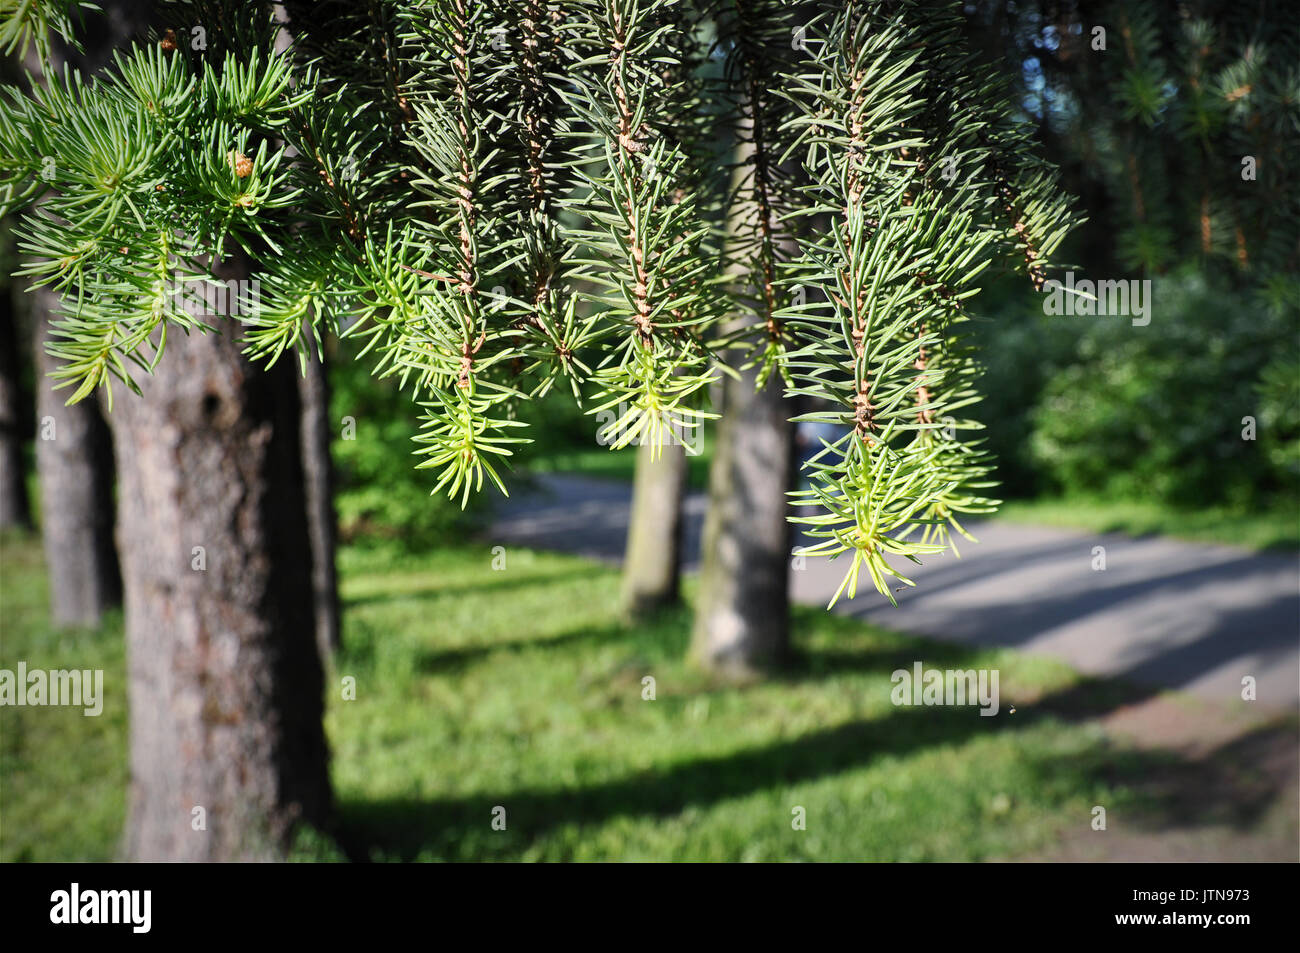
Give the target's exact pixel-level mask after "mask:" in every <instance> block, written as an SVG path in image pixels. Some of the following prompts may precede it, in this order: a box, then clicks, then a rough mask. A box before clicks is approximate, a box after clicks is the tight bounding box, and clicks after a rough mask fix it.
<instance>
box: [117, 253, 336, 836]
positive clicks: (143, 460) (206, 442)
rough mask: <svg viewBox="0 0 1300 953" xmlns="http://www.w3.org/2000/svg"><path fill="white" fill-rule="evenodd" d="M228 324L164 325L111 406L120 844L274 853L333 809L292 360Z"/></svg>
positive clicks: (241, 273) (215, 321) (321, 821)
mask: <svg viewBox="0 0 1300 953" xmlns="http://www.w3.org/2000/svg"><path fill="white" fill-rule="evenodd" d="M225 270H226V272H227V273H226V274H224V275H221V276H219V277H227V278H229V277H243V276H245V275H246V272H244V271H237V270H235V271H232V270H231V269H229V268H228V269H225ZM209 323H211V324H213V325H216V326H220V325H221V324H223V323H226V322H223V321H222V320H221V319H211V320H210V321H209ZM225 331H226V333H225V334H223V335H221V336H218V335H213V334H206V335H200V334H198V333H197V332H196V333H194V334H192V335H190V336H189V337H186V336H185V335H182V334H171V335H169V336H168V341H167V348H166V353H165V354H164V356H163V360H162V361H161V362H159V365H158V368H157V371H156V373H155V374H153V375H152V376H142V378H141V380H140V384H141V388H142V390H143V396H142V397H136V396H135V395H132V394H129V393H125V392H121V391H120V390H119V394H118V398H117V401H116V404H115V407H114V410H113V413H112V424H113V436H114V440H115V445H116V447H117V458H118V467H119V473H120V480H121V490H120V499H119V505H120V512H119V521H118V525H119V543H120V547H121V552H122V561H123V568H124V578H125V582H126V630H127V633H126V634H127V656H128V671H129V681H130V684H129V687H128V691H129V693H130V710H131V792H130V808H129V815H128V820H127V832H126V843H125V852H126V855H127V857H128V858H129V859H131V860H141V861H234V860H264V859H278V858H280V857H282V856H283V851H284V847H285V845H286V843H287V841H288V839H289V837H290V835H291V832H292V830H293V828H294V826H295V825H296V824H297V823H298V822H307V823H310V824H313V825H322V824H324V823H325V822H326V820H327V818H328V814H329V810H330V787H329V776H328V769H327V752H326V744H325V736H324V731H323V729H322V724H321V718H322V714H323V698H322V691H323V677H322V668H321V660H320V656H319V655H318V653H317V650H316V642H315V630H314V624H313V612H312V603H313V600H312V580H311V570H310V563H309V561H308V559H307V554H308V553H310V547H311V543H310V539H309V535H308V530H307V518H306V508H305V506H304V504H303V499H302V453H301V444H300V434H299V425H300V420H299V413H300V403H299V397H298V390H297V383H296V381H295V375H296V369H295V368H294V367H293V366H292V364H291V362H289V361H285V362H282V363H281V364H279V365H277V366H276V367H275V368H274V369H272V370H270V371H265V370H262V369H259V368H257V367H254V366H253V365H252V364H250V363H249V362H248V361H247V360H246V359H245V358H244V357H243V355H242V354H241V353H240V345H239V343H238V342H237V341H236V340H233V339H232V335H233V332H234V328H231V327H229V326H227V327H226V328H225Z"/></svg>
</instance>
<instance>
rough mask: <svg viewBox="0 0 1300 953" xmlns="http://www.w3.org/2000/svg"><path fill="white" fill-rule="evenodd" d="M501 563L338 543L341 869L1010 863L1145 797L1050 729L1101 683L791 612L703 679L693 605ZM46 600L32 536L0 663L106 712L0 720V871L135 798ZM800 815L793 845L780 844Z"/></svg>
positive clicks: (44, 712) (16, 559) (75, 638)
mask: <svg viewBox="0 0 1300 953" xmlns="http://www.w3.org/2000/svg"><path fill="white" fill-rule="evenodd" d="M492 559H493V557H492V554H491V552H490V551H489V550H487V549H486V548H480V547H476V546H468V545H458V546H454V547H449V548H447V549H444V550H441V551H438V552H435V553H430V554H427V555H422V556H419V557H415V556H401V555H394V554H393V553H391V552H386V551H384V550H365V551H363V550H358V549H349V550H344V551H343V552H342V553H341V558H340V566H341V570H342V579H343V597H344V604H345V612H346V617H345V633H346V634H345V645H344V649H343V651H342V653H341V654H340V656H339V658H338V660H337V664H336V665H335V666H334V670H333V671H332V672H331V674H330V676H329V681H328V697H329V704H328V713H327V729H328V733H329V738H330V743H331V747H332V751H333V779H334V785H335V791H336V796H337V800H338V804H339V818H340V821H339V828H338V830H337V832H336V834H337V836H338V839H339V842H340V843H341V844H342V845H344V847H345V848H346V849H347V850H348V852H349V853H350V854H351V856H353V857H357V858H369V859H376V860H611V859H613V860H681V859H694V860H979V859H984V858H991V857H1008V856H1015V855H1017V854H1020V853H1026V852H1033V851H1044V850H1047V849H1049V848H1050V847H1051V845H1052V844H1053V843H1054V842H1055V841H1054V839H1055V837H1056V836H1057V835H1058V834H1059V832H1061V831H1063V830H1074V829H1078V828H1080V827H1081V825H1087V824H1088V823H1089V820H1090V810H1091V808H1092V806H1093V805H1095V804H1105V805H1107V806H1108V809H1109V810H1111V811H1115V810H1117V809H1118V810H1124V809H1125V808H1127V807H1134V806H1141V805H1144V804H1147V800H1148V797H1149V796H1148V795H1146V794H1143V793H1142V790H1143V788H1142V785H1141V779H1142V778H1143V777H1145V776H1146V775H1147V774H1148V773H1149V772H1151V771H1152V770H1157V769H1158V767H1159V765H1160V764H1161V763H1163V762H1162V761H1161V759H1162V758H1163V757H1164V756H1163V755H1160V756H1159V757H1157V756H1156V755H1153V754H1149V753H1139V752H1137V751H1135V750H1130V749H1126V748H1117V747H1115V746H1113V745H1112V744H1111V743H1110V742H1108V741H1107V739H1106V738H1105V737H1104V736H1103V735H1102V734H1101V733H1100V731H1099V730H1098V729H1097V728H1095V727H1094V726H1091V725H1088V724H1080V723H1077V722H1075V721H1074V720H1072V717H1071V716H1070V714H1069V712H1068V711H1067V710H1065V709H1064V708H1061V707H1060V706H1056V709H1057V710H1058V711H1059V713H1056V714H1054V713H1053V711H1054V707H1053V705H1052V703H1051V699H1063V698H1068V697H1073V696H1078V695H1079V693H1081V692H1082V693H1083V694H1084V695H1086V696H1088V697H1093V698H1094V699H1099V700H1100V701H1102V702H1106V698H1107V697H1108V696H1105V693H1106V692H1111V691H1113V686H1108V685H1106V684H1099V685H1097V686H1095V688H1094V687H1090V686H1091V685H1092V683H1087V682H1081V681H1080V680H1079V679H1078V678H1077V676H1075V675H1074V674H1073V673H1072V672H1070V671H1069V670H1068V669H1066V668H1065V667H1063V666H1061V665H1058V664H1056V663H1052V662H1048V661H1045V660H1043V659H1040V658H1030V657H1028V656H1022V655H1019V654H1017V653H1015V652H1012V651H1009V650H980V651H967V650H965V649H962V648H959V647H954V646H951V645H938V644H930V643H926V642H923V641H920V640H917V639H913V638H908V637H903V636H899V635H894V634H890V633H886V632H883V631H880V630H878V629H875V628H872V627H870V626H867V625H864V624H862V623H859V622H855V621H853V620H847V619H842V618H837V617H833V616H830V615H828V614H826V613H823V612H820V611H818V610H814V609H807V610H802V609H801V610H799V611H798V612H797V614H796V629H797V647H798V656H797V658H796V660H795V663H794V665H793V666H792V667H791V668H790V669H789V671H787V672H786V673H784V674H783V675H781V676H780V677H777V678H773V679H770V680H767V681H763V682H755V683H752V684H749V685H744V686H727V685H720V684H715V683H713V682H712V681H711V680H710V679H709V678H708V677H707V676H705V675H703V674H701V673H699V672H697V671H695V670H693V669H691V668H689V667H688V666H686V665H684V664H683V662H682V658H683V655H684V651H685V648H686V639H687V633H688V631H689V619H688V617H687V616H686V614H685V613H684V612H678V613H670V614H667V615H664V616H662V617H661V618H660V619H658V620H657V621H656V622H655V623H653V624H651V625H645V626H636V627H629V626H625V625H623V624H621V623H620V622H619V621H618V618H617V615H616V612H615V608H614V598H613V596H614V591H615V585H614V583H615V575H614V572H613V571H612V570H609V569H606V568H603V567H599V566H596V565H594V564H592V563H588V562H585V561H582V560H578V559H574V558H570V557H564V556H558V555H550V554H541V553H531V552H526V551H519V550H511V551H509V552H508V553H507V554H506V567H505V569H504V570H502V571H494V570H493V568H492ZM45 596H46V592H45V582H44V574H43V571H42V568H41V563H40V555H39V545H38V543H37V542H36V541H34V540H32V539H30V538H15V537H9V538H7V539H6V540H5V541H4V545H3V548H2V550H0V613H2V615H0V619H2V620H3V622H2V625H3V628H2V629H0V666H2V667H5V668H10V669H12V668H14V667H15V665H16V663H17V661H18V660H20V659H23V660H26V661H27V663H28V665H29V666H32V667H35V666H40V667H45V668H64V667H69V668H70V667H78V668H85V667H100V668H103V669H104V670H105V676H104V684H105V690H106V694H107V701H106V704H105V709H104V714H103V715H102V716H101V717H99V718H87V717H84V716H83V715H82V714H81V713H80V711H79V710H77V711H73V710H66V709H53V708H8V707H7V708H3V709H0V739H3V740H2V742H0V784H2V785H3V787H2V788H0V860H3V861H14V860H38V861H49V860H68V859H85V860H105V859H111V858H112V857H113V855H114V852H115V848H116V844H117V841H118V838H119V834H120V823H121V818H122V816H123V810H124V792H125V787H126V783H127V768H126V711H125V699H124V697H123V696H124V690H125V675H124V666H125V659H124V653H123V650H122V631H121V620H120V618H119V617H116V616H115V617H113V618H111V619H110V620H109V622H108V624H107V625H106V626H105V627H104V628H103V629H102V631H99V632H78V633H68V634H64V635H56V634H54V633H53V632H51V630H50V628H49V625H48V622H47V620H46V617H45V609H44V607H45ZM914 660H921V661H923V662H924V663H925V664H926V665H927V666H934V667H943V668H996V669H998V670H999V671H1000V673H1001V684H1000V687H1001V698H1002V712H1001V713H1000V714H998V715H997V716H995V717H982V716H980V715H979V714H978V711H977V710H976V709H975V708H907V707H895V706H894V705H892V704H891V702H890V698H889V694H890V689H891V683H890V678H889V676H890V673H891V672H892V671H893V670H895V669H898V668H906V667H910V666H911V664H912V662H913V661H914ZM346 676H350V677H352V678H354V679H355V680H356V681H355V684H356V698H355V700H354V701H344V700H343V699H342V691H341V685H342V679H343V678H344V677H346ZM647 676H650V677H653V678H654V679H655V689H656V697H655V699H654V700H644V699H643V697H642V695H643V691H644V681H643V680H644V679H645V678H646V677H647ZM1089 693H1092V694H1091V695H1090V694H1089ZM1096 693H1102V694H1100V695H1098V694H1096ZM1106 703H1109V702H1106ZM1010 704H1017V705H1018V711H1017V713H1016V714H1011V713H1010V712H1009V710H1008V709H1009V705H1010ZM497 807H501V808H504V809H505V818H506V825H507V826H506V829H505V830H504V831H498V830H493V828H492V826H491V821H492V817H493V810H494V808H497ZM796 808H803V809H804V812H805V814H806V830H794V829H792V820H793V818H794V816H795V809H796ZM313 851H314V852H315V855H316V856H320V855H322V854H323V855H325V856H329V851H328V850H327V849H326V848H323V847H321V846H319V844H318V845H317V846H316V847H314V848H311V849H310V850H309V852H308V853H309V855H310V854H311V853H312V852H313Z"/></svg>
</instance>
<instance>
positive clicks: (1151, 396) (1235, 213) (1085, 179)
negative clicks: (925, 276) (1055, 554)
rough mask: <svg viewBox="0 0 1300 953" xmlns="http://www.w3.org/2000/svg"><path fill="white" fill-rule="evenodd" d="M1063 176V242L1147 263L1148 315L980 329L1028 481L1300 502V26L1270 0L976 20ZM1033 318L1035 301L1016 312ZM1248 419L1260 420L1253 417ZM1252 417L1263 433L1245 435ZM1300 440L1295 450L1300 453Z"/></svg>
mask: <svg viewBox="0 0 1300 953" xmlns="http://www.w3.org/2000/svg"><path fill="white" fill-rule="evenodd" d="M972 27H973V31H972V32H973V34H974V35H975V36H976V37H977V38H978V40H979V42H980V43H981V44H982V45H984V46H986V47H987V48H988V49H990V50H991V51H993V52H994V55H997V56H1002V57H1005V61H1006V63H1007V66H1008V74H1009V75H1014V76H1017V77H1018V86H1019V88H1020V93H1019V97H1018V98H1019V100H1020V102H1021V104H1022V107H1023V109H1024V110H1025V111H1026V112H1027V113H1028V114H1029V116H1030V118H1031V120H1032V121H1033V122H1035V123H1036V124H1037V126H1038V135H1039V138H1040V139H1041V140H1042V141H1043V142H1044V144H1045V148H1046V150H1047V153H1048V155H1049V156H1051V157H1052V158H1053V159H1054V160H1055V161H1056V162H1057V163H1058V164H1059V165H1060V167H1061V169H1062V175H1063V178H1064V181H1065V183H1066V185H1067V187H1068V188H1069V189H1070V190H1071V191H1073V192H1075V193H1076V194H1079V195H1082V196H1085V197H1086V204H1087V206H1088V207H1089V208H1091V209H1096V210H1098V214H1094V215H1093V217H1092V220H1091V221H1090V222H1087V223H1085V224H1084V225H1083V226H1082V227H1081V228H1080V229H1079V230H1078V232H1077V234H1076V238H1075V240H1074V241H1073V243H1072V246H1071V248H1070V249H1069V250H1068V252H1067V253H1068V254H1069V255H1070V257H1072V258H1073V259H1074V260H1077V261H1079V262H1080V263H1081V264H1082V265H1083V266H1084V268H1085V269H1086V271H1085V272H1084V273H1085V274H1087V275H1088V276H1089V277H1092V278H1097V277H1102V278H1119V277H1121V276H1123V277H1127V276H1141V277H1146V278H1150V279H1152V280H1153V293H1154V310H1153V313H1152V317H1151V321H1150V324H1149V325H1147V326H1144V327H1141V328H1130V327H1128V326H1127V323H1123V324H1117V323H1116V322H1114V321H1108V320H1105V319H1088V318H1082V319H1078V320H1076V321H1074V322H1070V320H1069V319H1068V318H1059V317H1058V318H1053V319H1046V320H1045V319H1043V318H1041V317H1033V316H1032V312H1033V311H1041V308H1039V307H1038V303H1037V302H1035V303H1034V304H1033V305H1031V306H1030V308H1029V309H1022V308H1020V307H1019V305H1018V304H1017V303H1008V304H1007V306H1006V307H1004V308H1003V309H1002V312H1003V314H1002V320H1000V321H998V322H996V323H994V324H990V325H989V326H988V328H987V329H986V331H985V334H984V342H983V343H984V344H985V348H986V352H987V353H989V354H990V358H991V360H993V361H996V362H997V366H994V367H993V368H992V370H991V376H992V377H993V378H994V379H995V380H997V381H999V387H998V388H997V390H998V394H997V397H996V399H995V400H994V401H991V402H990V403H989V404H987V405H985V414H986V415H987V419H990V420H992V419H997V420H999V421H1000V422H1001V429H1000V434H999V450H1000V456H1001V457H1002V458H1003V461H1004V463H1007V464H1010V466H1009V467H1006V468H1004V470H1003V476H1004V479H1005V480H1007V481H1008V482H1011V483H1013V484H1014V485H1015V486H1014V489H1015V490H1018V491H1020V492H1022V493H1023V492H1028V491H1055V492H1064V493H1066V494H1082V495H1092V494H1105V495H1107V496H1108V497H1111V498H1114V497H1117V496H1118V497H1121V498H1130V499H1131V498H1140V499H1153V500H1157V501H1160V502H1161V503H1164V504H1169V505H1175V506H1179V505H1184V506H1198V507H1204V506H1205V505H1207V504H1209V505H1213V506H1228V507H1236V508H1245V507H1248V508H1260V507H1267V506H1276V505H1281V506H1283V507H1286V508H1289V507H1292V506H1293V503H1292V502H1291V501H1293V500H1294V499H1295V496H1296V492H1297V491H1298V490H1300V458H1297V457H1296V456H1295V454H1294V451H1293V448H1294V447H1296V446H1300V397H1298V396H1297V394H1296V391H1295V388H1294V387H1292V386H1288V385H1287V384H1286V383H1285V382H1288V381H1297V380H1300V344H1297V341H1298V340H1300V278H1298V277H1297V276H1298V275H1300V269H1298V268H1297V264H1300V205H1298V204H1297V201H1296V195H1297V190H1296V188H1295V171H1294V163H1293V160H1292V159H1291V158H1290V157H1291V156H1294V155H1295V153H1296V151H1297V150H1298V149H1300V121H1298V120H1297V116H1298V115H1300V68H1297V67H1296V65H1295V64H1296V63H1297V61H1298V60H1300V23H1298V22H1297V20H1296V18H1295V17H1294V16H1293V15H1292V13H1291V10H1290V8H1289V6H1288V5H1286V4H1281V3H1274V2H1270V0H1252V2H1247V3H1226V2H1219V0H1196V2H1190V3H1173V2H1169V3H1165V2H1160V3H1148V4H1141V5H1132V4H1122V3H1111V2H1096V3H1094V2H1066V3H1057V2H1052V3H1017V4H1016V5H1014V6H1011V5H1005V4H998V5H994V6H991V7H988V8H984V9H981V10H979V11H978V12H977V13H975V14H974V15H973V17H972ZM1022 313H1023V314H1024V315H1025V316H1024V317H1021V316H1020V315H1021V314H1022ZM1246 418H1249V419H1250V421H1253V424H1252V423H1250V422H1249V421H1248V420H1247V419H1246ZM1250 427H1254V428H1255V431H1256V432H1255V436H1256V437H1257V439H1254V440H1252V439H1243V433H1251V432H1252V431H1250V430H1249V429H1248V428H1250ZM1289 451H1291V452H1289Z"/></svg>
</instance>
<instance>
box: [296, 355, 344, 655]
mask: <svg viewBox="0 0 1300 953" xmlns="http://www.w3.org/2000/svg"><path fill="white" fill-rule="evenodd" d="M298 392H299V394H300V395H301V398H302V462H303V488H304V492H305V497H306V502H307V527H308V531H309V532H310V533H311V566H312V602H313V606H314V609H315V616H316V646H317V648H318V649H319V650H320V656H321V659H322V660H323V661H325V662H328V660H329V659H331V658H332V657H333V656H334V652H335V650H337V649H338V647H339V587H338V573H337V570H336V568H335V564H334V549H335V546H336V545H337V541H338V518H337V516H336V514H335V512H334V461H333V458H332V457H331V456H330V436H331V428H330V416H329V412H330V388H329V374H328V367H327V365H326V363H325V355H324V354H323V353H322V354H320V355H317V354H315V353H313V355H312V357H311V358H310V359H309V360H308V362H307V373H306V375H305V376H303V377H302V378H300V379H299V382H298Z"/></svg>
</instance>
